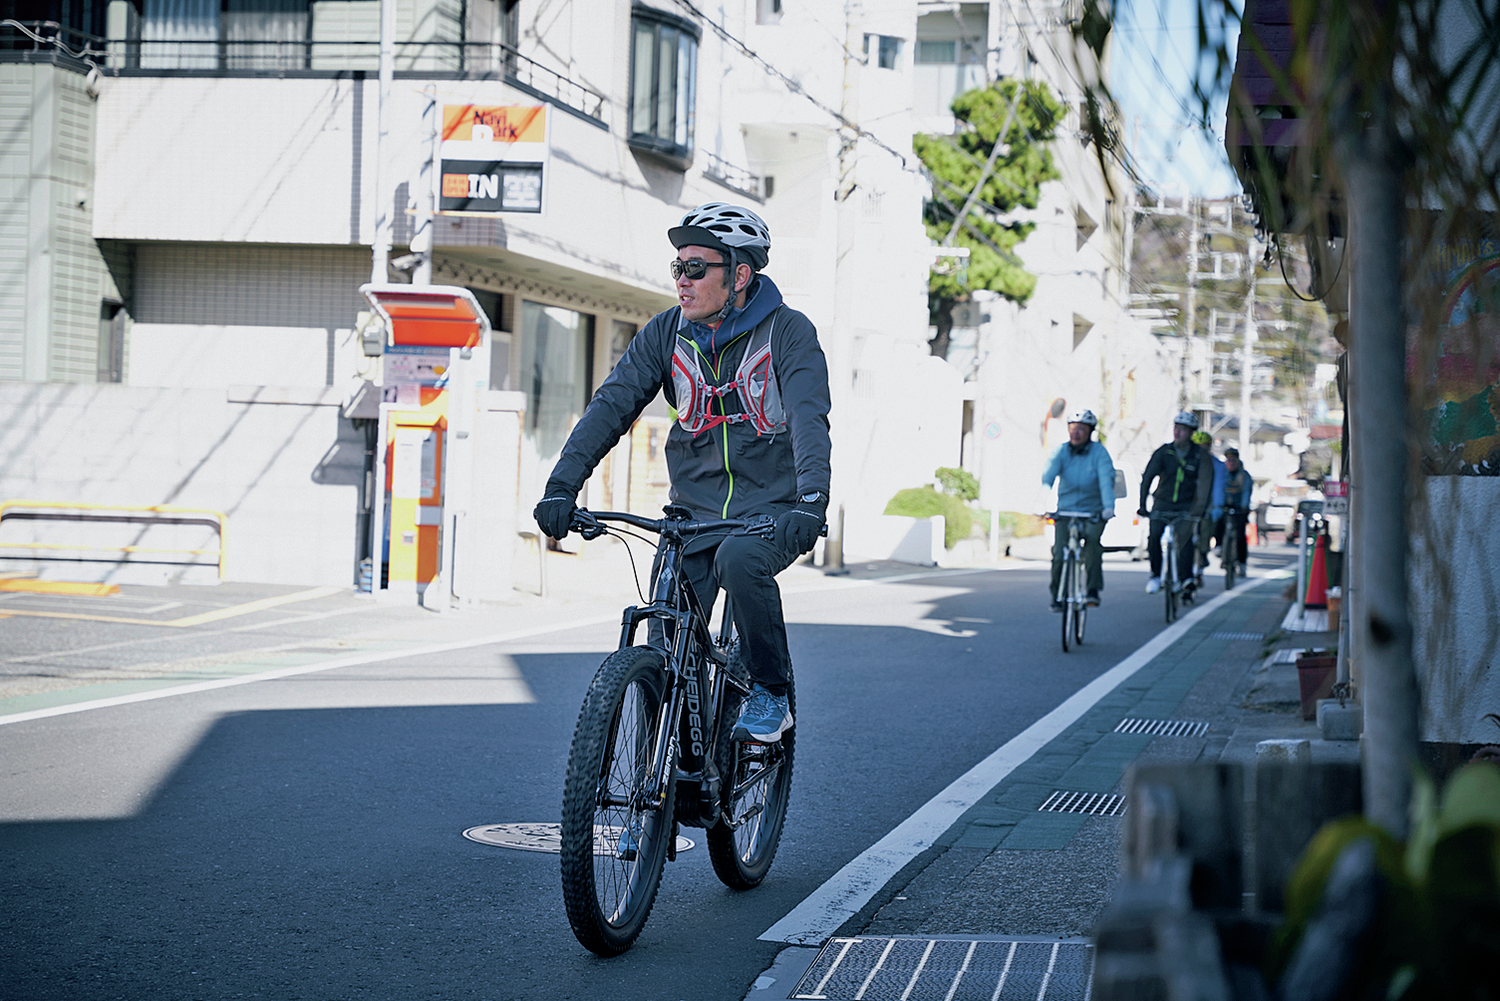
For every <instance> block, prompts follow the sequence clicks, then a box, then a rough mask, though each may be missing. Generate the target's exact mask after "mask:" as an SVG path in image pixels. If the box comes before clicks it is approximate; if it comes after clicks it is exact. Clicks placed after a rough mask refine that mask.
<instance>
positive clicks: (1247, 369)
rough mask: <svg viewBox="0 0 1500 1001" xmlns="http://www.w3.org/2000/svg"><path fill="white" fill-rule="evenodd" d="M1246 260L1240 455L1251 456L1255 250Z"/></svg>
mask: <svg viewBox="0 0 1500 1001" xmlns="http://www.w3.org/2000/svg"><path fill="white" fill-rule="evenodd" d="M1245 251H1246V252H1245V260H1246V262H1247V263H1248V264H1249V266H1250V295H1249V296H1248V297H1247V298H1246V299H1245V346H1244V351H1243V353H1242V355H1241V357H1240V455H1241V456H1246V455H1249V454H1250V389H1251V385H1252V383H1253V382H1254V380H1255V342H1256V340H1257V339H1258V337H1259V331H1258V330H1256V326H1255V283H1256V281H1257V280H1258V279H1259V277H1260V276H1259V275H1257V274H1256V273H1255V249H1254V247H1253V246H1252V247H1247V248H1245Z"/></svg>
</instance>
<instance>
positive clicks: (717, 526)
mask: <svg viewBox="0 0 1500 1001" xmlns="http://www.w3.org/2000/svg"><path fill="white" fill-rule="evenodd" d="M606 521H618V522H621V523H623V524H626V525H632V526H634V527H636V528H640V529H644V530H645V531H648V532H655V533H657V534H658V535H670V536H675V537H677V538H682V537H685V536H692V535H703V534H706V533H709V532H735V531H739V532H742V533H743V534H745V535H763V536H767V537H769V536H770V534H771V532H772V531H773V530H774V529H775V527H776V519H775V518H773V517H771V516H770V515H768V514H764V515H754V516H752V517H749V518H718V519H714V520H712V521H694V520H693V519H691V518H672V517H667V518H643V517H641V516H640V515H638V514H631V513H629V512H628V511H590V510H588V509H587V508H577V509H576V510H574V512H573V523H572V525H571V526H569V527H570V528H571V529H572V530H573V531H575V532H577V533H578V534H579V535H581V536H583V537H584V538H585V539H597V538H598V537H599V536H601V535H603V534H604V532H605V531H606V529H605V527H604V525H603V524H602V522H606ZM818 534H819V535H821V536H827V535H828V524H827V523H826V522H825V523H824V524H823V527H822V528H821V529H819V530H818Z"/></svg>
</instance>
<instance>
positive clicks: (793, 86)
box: [677, 0, 912, 170]
mask: <svg viewBox="0 0 1500 1001" xmlns="http://www.w3.org/2000/svg"><path fill="white" fill-rule="evenodd" d="M677 2H678V3H679V4H681V5H682V6H683V7H686V8H687V9H688V10H690V11H692V12H693V13H694V14H696V15H697V16H698V17H699V18H701V19H702V20H703V21H704V22H705V23H706V24H707V25H708V26H709V27H710V28H712V29H713V31H714V34H716V35H718V36H719V37H720V38H722V39H723V40H724V41H726V42H728V43H729V44H731V45H733V46H734V47H735V48H737V49H739V50H740V51H741V52H743V53H744V54H745V55H746V56H747V57H748V58H749V59H750V61H751V62H754V63H756V64H757V65H759V66H760V67H761V68H762V69H764V70H765V71H766V72H767V73H769V74H770V75H771V76H773V77H775V78H776V79H777V80H780V81H781V82H782V83H783V84H785V85H786V87H787V89H788V90H790V91H791V92H792V93H794V94H797V95H799V96H800V97H802V98H804V99H805V100H806V101H807V102H808V103H809V104H811V105H812V106H813V107H815V108H817V109H818V110H819V111H821V112H823V113H824V114H826V115H828V116H830V117H831V118H833V120H834V121H836V122H838V123H839V125H841V126H842V127H844V128H846V129H849V130H851V131H853V132H854V134H855V135H857V136H859V137H860V138H861V139H868V140H869V141H870V143H871V144H872V145H874V146H876V147H878V148H880V149H882V150H884V151H885V152H887V153H889V154H891V156H894V157H895V158H896V159H898V160H900V161H901V169H903V170H912V167H911V165H910V164H909V163H908V162H907V160H906V154H904V153H902V152H901V151H900V150H898V149H896V148H895V147H893V146H889V145H887V144H886V143H885V142H884V141H882V140H881V138H880V137H879V136H877V135H875V134H874V133H872V132H867V131H866V130H864V129H862V128H860V127H859V126H858V125H856V124H855V123H854V122H851V121H850V120H849V119H847V118H845V117H844V115H843V113H842V112H840V111H838V110H837V109H835V108H831V107H829V106H828V105H826V104H824V103H823V102H822V101H820V100H818V99H817V98H816V97H814V96H813V95H811V94H809V93H808V92H807V90H806V89H805V88H804V87H803V86H802V84H800V83H798V82H797V81H796V80H794V79H792V78H791V77H789V76H787V75H786V74H785V73H783V72H781V70H779V69H777V68H776V67H775V66H773V65H772V64H771V63H770V61H769V60H767V59H766V58H765V57H764V56H762V55H761V54H760V53H758V52H756V51H755V50H754V49H752V48H750V46H748V45H746V44H745V43H744V42H742V41H740V40H739V39H738V38H736V37H735V36H733V35H731V34H730V33H729V32H728V31H726V30H725V29H724V28H723V27H721V26H720V25H719V24H717V23H716V22H715V21H714V20H713V19H712V18H710V17H709V16H708V15H707V14H705V13H704V12H703V11H702V10H700V9H699V8H698V7H697V6H696V5H695V4H694V3H693V2H692V0H677ZM840 48H842V49H843V50H844V52H845V54H846V55H849V56H850V57H851V58H855V59H859V57H858V56H854V55H853V53H850V52H849V50H848V48H847V47H846V46H842V45H841V46H840ZM860 62H861V63H863V62H864V60H863V59H860Z"/></svg>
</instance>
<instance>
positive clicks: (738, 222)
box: [667, 202, 771, 271]
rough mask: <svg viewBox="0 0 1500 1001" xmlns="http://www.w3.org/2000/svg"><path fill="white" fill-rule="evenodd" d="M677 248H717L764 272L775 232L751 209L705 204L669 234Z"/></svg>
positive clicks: (687, 216)
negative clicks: (772, 233)
mask: <svg viewBox="0 0 1500 1001" xmlns="http://www.w3.org/2000/svg"><path fill="white" fill-rule="evenodd" d="M667 239H669V240H671V241H672V246H674V247H678V248H681V247H686V246H698V247H713V248H714V249H715V250H722V251H723V252H724V253H725V254H726V255H728V256H730V257H731V262H733V259H734V258H738V259H739V260H740V261H743V262H744V263H746V264H748V265H750V267H751V268H752V269H754V270H756V271H759V270H761V269H762V268H764V267H765V266H766V264H767V263H768V262H769V261H770V259H771V230H770V228H769V227H767V226H766V221H765V220H764V219H762V218H761V217H760V216H758V215H756V214H755V213H754V212H751V211H750V210H749V209H747V208H744V207H742V206H739V205H731V204H729V203H728V202H704V203H703V204H702V205H699V206H698V207H697V208H695V209H693V210H692V211H691V212H689V213H688V214H687V215H685V216H683V217H682V222H681V223H679V224H678V225H676V226H673V227H672V228H671V229H669V230H667Z"/></svg>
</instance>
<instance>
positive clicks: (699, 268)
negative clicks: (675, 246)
mask: <svg viewBox="0 0 1500 1001" xmlns="http://www.w3.org/2000/svg"><path fill="white" fill-rule="evenodd" d="M727 267H729V265H728V264H727V263H721V264H714V263H713V262H711V261H700V260H698V258H696V257H694V258H691V259H689V260H686V261H673V262H672V280H673V281H676V280H677V279H679V278H681V277H682V276H683V275H687V276H688V277H689V278H691V279H692V280H693V281H697V280H698V279H699V278H702V277H703V276H704V275H706V274H708V269H709V268H727Z"/></svg>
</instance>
